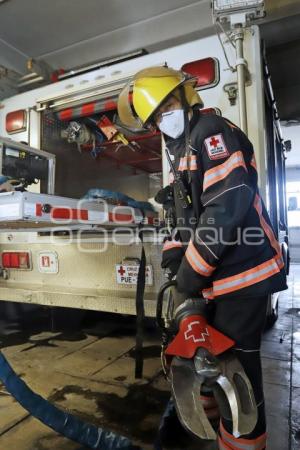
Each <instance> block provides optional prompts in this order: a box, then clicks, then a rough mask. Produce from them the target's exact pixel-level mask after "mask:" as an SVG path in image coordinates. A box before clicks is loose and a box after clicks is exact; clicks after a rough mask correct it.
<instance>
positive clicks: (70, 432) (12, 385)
mask: <svg viewBox="0 0 300 450" xmlns="http://www.w3.org/2000/svg"><path fill="white" fill-rule="evenodd" d="M0 380H1V381H2V383H3V384H4V385H5V387H6V389H7V391H8V392H9V393H10V394H11V395H12V396H13V397H14V398H15V399H16V400H17V402H19V403H20V405H22V406H23V408H25V409H26V410H27V411H28V412H29V413H30V414H31V415H32V416H33V417H35V418H36V419H38V420H40V421H41V422H43V423H44V424H45V425H47V426H48V427H50V428H52V429H53V430H54V431H56V432H57V433H59V434H61V435H63V436H65V437H67V438H69V439H71V440H73V441H75V442H78V443H79V444H82V445H84V446H86V447H89V448H93V449H101V450H119V449H120V450H141V449H140V447H137V446H134V445H133V444H132V443H131V441H130V440H129V439H127V438H126V437H124V436H121V435H119V434H116V433H114V432H112V431H108V430H104V429H103V428H99V427H97V426H95V425H92V424H89V423H84V422H82V421H81V420H80V419H78V418H77V417H75V416H73V415H72V414H69V413H67V412H65V411H61V410H60V409H59V408H57V407H56V406H54V405H52V404H51V403H49V402H48V401H47V400H45V399H44V398H42V397H41V396H40V395H38V394H36V393H34V392H33V391H32V390H31V389H30V388H29V387H28V386H27V385H26V383H24V381H23V380H22V379H21V378H19V377H18V376H17V374H16V373H15V372H14V370H13V369H12V367H11V366H10V365H9V363H8V361H7V360H6V358H5V356H4V355H3V354H2V353H1V352H0Z"/></svg>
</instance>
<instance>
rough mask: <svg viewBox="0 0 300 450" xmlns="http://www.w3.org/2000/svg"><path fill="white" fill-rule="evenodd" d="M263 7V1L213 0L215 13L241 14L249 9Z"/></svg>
mask: <svg viewBox="0 0 300 450" xmlns="http://www.w3.org/2000/svg"><path fill="white" fill-rule="evenodd" d="M263 6H264V0H214V10H215V12H216V13H218V12H220V13H224V12H236V11H238V12H241V10H242V11H245V12H246V11H248V10H249V9H256V8H258V7H260V8H261V7H263Z"/></svg>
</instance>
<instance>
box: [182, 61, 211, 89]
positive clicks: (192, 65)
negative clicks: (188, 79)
mask: <svg viewBox="0 0 300 450" xmlns="http://www.w3.org/2000/svg"><path fill="white" fill-rule="evenodd" d="M182 70H183V71H184V72H187V73H189V74H190V75H193V76H194V77H196V78H197V87H198V89H200V90H201V89H208V88H211V87H214V86H216V85H217V84H218V83H219V80H220V74H219V72H220V70H219V61H218V60H217V59H216V58H205V59H198V60H197V61H192V62H189V63H187V64H184V65H183V66H182Z"/></svg>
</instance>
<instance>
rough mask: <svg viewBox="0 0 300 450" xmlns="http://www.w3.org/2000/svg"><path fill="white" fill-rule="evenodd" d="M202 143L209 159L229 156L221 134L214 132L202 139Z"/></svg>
mask: <svg viewBox="0 0 300 450" xmlns="http://www.w3.org/2000/svg"><path fill="white" fill-rule="evenodd" d="M204 144H205V147H206V151H207V155H208V157H209V159H211V160H214V159H221V158H227V157H228V156H229V152H228V149H227V147H226V144H225V141H224V138H223V135H222V134H216V135H214V136H210V137H208V138H206V139H205V140H204Z"/></svg>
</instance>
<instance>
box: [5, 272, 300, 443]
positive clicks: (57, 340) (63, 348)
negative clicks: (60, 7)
mask: <svg viewBox="0 0 300 450" xmlns="http://www.w3.org/2000/svg"><path fill="white" fill-rule="evenodd" d="M289 279H290V282H289V286H290V288H289V291H287V292H284V293H282V295H281V298H280V318H279V320H278V321H277V323H276V324H275V326H274V327H273V328H272V329H271V330H269V331H268V332H266V333H265V335H264V340H263V346H262V357H263V367H264V381H265V393H266V403H267V412H268V436H269V440H268V449H270V450H296V449H299V448H300V265H294V266H293V267H292V273H291V275H290V277H289ZM2 328H3V323H2ZM4 328H5V327H4ZM45 329H46V328H45V326H42V325H40V326H39V325H38V326H35V330H34V331H33V330H32V329H30V331H27V332H26V331H24V330H23V331H21V330H20V329H18V328H17V327H16V326H13V325H11V324H10V326H8V327H6V331H5V333H4V334H3V335H2V337H1V340H2V343H1V347H2V349H3V352H4V354H5V356H6V357H7V358H8V360H9V361H10V363H11V364H12V366H13V367H14V369H15V371H16V372H17V373H18V374H20V375H21V376H22V378H23V379H24V380H25V381H26V382H27V383H28V384H29V385H30V387H31V388H32V389H33V390H35V391H36V392H38V393H39V394H41V395H42V396H44V397H45V398H48V399H50V400H51V401H53V402H55V404H57V405H58V406H59V407H61V408H67V409H68V410H69V411H72V412H73V413H74V414H76V415H78V416H79V417H81V418H83V419H84V420H85V421H89V422H92V423H95V424H97V425H100V426H103V427H105V428H108V429H112V430H115V431H118V432H119V433H121V434H123V435H125V436H127V437H130V438H131V439H132V440H134V442H136V443H137V444H139V445H141V446H142V447H143V448H144V449H145V450H146V449H150V448H153V446H152V445H151V443H152V442H153V440H154V437H155V430H156V427H157V424H158V423H159V419H160V415H161V413H162V411H163V409H164V405H165V404H166V402H167V400H168V397H169V388H168V384H167V382H166V381H165V380H164V378H163V376H162V374H161V367H160V359H159V353H160V348H159V339H158V336H157V334H156V332H155V331H153V330H152V331H151V330H150V331H149V332H148V334H147V337H146V341H145V346H146V349H145V364H144V378H143V379H142V380H140V381H138V382H137V381H136V380H135V379H134V358H133V357H134V353H133V347H134V344H135V338H134V321H133V320H132V319H130V318H124V317H116V316H109V315H103V316H102V317H101V320H100V321H99V322H98V323H96V324H94V325H93V326H91V325H90V326H89V327H85V328H83V329H82V330H80V331H76V332H75V331H73V332H66V331H64V332H59V331H58V332H50V331H45ZM198 448H199V449H200V448H201V449H207V450H208V449H213V448H215V446H214V445H211V444H209V445H208V444H205V443H203V444H201V445H200V446H198ZM8 449H9V450H50V449H51V450H52V449H56V450H84V449H83V448H82V446H80V445H78V444H76V443H73V442H71V441H69V440H67V439H65V438H62V437H60V436H58V435H56V433H54V432H53V431H52V430H50V429H48V428H46V427H45V426H44V425H42V424H41V423H39V422H38V421H37V420H36V419H33V418H32V417H30V416H29V415H28V413H27V412H26V411H25V410H24V409H23V408H22V407H21V406H19V405H18V404H17V403H16V402H15V401H14V399H13V398H12V397H10V396H9V395H8V394H7V393H6V392H5V389H4V388H2V389H1V390H0V450H8Z"/></svg>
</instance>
